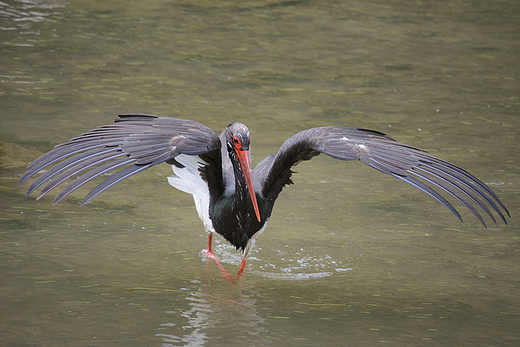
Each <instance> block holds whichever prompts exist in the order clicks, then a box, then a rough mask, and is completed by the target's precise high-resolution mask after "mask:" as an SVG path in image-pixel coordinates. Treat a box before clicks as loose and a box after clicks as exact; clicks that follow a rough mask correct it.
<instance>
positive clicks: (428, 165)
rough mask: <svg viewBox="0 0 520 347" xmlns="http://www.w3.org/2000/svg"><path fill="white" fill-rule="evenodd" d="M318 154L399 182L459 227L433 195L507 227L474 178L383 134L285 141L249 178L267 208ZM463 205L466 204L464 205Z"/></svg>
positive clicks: (346, 132)
mask: <svg viewBox="0 0 520 347" xmlns="http://www.w3.org/2000/svg"><path fill="white" fill-rule="evenodd" d="M320 153H324V154H326V155H328V156H331V157H332V158H335V159H341V160H359V161H361V162H363V163H365V164H367V165H369V166H371V167H373V168H375V169H377V170H379V171H381V172H383V173H385V174H388V175H391V176H393V177H395V178H397V179H399V180H401V181H404V182H406V183H408V184H410V185H412V186H414V187H416V188H418V189H420V190H421V191H423V192H425V193H426V194H428V195H430V196H431V197H433V198H434V199H436V200H437V201H439V202H440V203H441V204H443V205H444V206H445V207H446V208H448V209H449V210H450V211H452V212H453V213H454V214H455V215H456V216H457V218H458V219H459V220H461V221H462V219H461V217H460V214H459V213H458V212H457V210H456V209H455V208H454V207H453V206H452V205H451V204H450V203H449V202H448V201H447V200H446V199H445V198H444V197H443V196H442V195H440V194H439V193H438V192H437V191H436V190H435V189H439V190H441V191H444V192H446V193H448V194H449V195H451V196H453V197H454V198H455V199H457V200H458V201H459V202H460V203H462V204H463V205H464V206H466V207H467V208H468V209H469V210H470V211H471V212H472V213H473V214H474V215H475V216H476V217H477V218H478V219H479V221H480V222H481V223H482V224H483V225H484V226H486V224H485V222H484V220H483V218H482V216H481V215H480V213H479V212H478V210H477V209H476V208H475V207H476V206H478V207H480V208H481V209H482V210H483V211H485V213H486V214H487V215H488V216H489V217H490V218H491V219H492V220H493V222H494V223H495V224H497V222H496V220H495V218H494V216H493V213H492V212H491V210H490V207H491V209H492V210H494V211H495V212H496V213H497V214H498V215H499V216H500V218H501V219H502V220H503V221H504V223H506V224H507V222H506V219H505V217H504V214H503V213H502V211H501V209H502V210H503V211H504V212H505V213H506V214H507V215H509V212H508V211H507V209H506V208H505V206H504V205H503V204H502V202H501V201H500V200H499V199H498V197H497V196H496V194H495V193H494V192H493V191H492V190H491V189H490V188H489V187H487V186H486V185H485V184H484V183H483V182H481V181H480V180H479V179H477V178H476V177H475V176H473V175H471V174H470V173H468V172H466V171H465V170H463V169H461V168H460V167H458V166H456V165H454V164H451V163H449V162H447V161H445V160H442V159H439V158H437V157H434V156H432V155H430V154H428V153H426V152H424V151H423V150H421V149H418V148H416V147H412V146H409V145H406V144H403V143H399V142H396V141H395V140H393V139H392V138H390V137H388V136H386V135H385V134H383V133H380V132H377V131H372V130H366V129H358V128H347V127H322V128H312V129H308V130H304V131H302V132H300V133H298V134H296V135H294V136H292V137H291V138H289V139H288V140H287V141H285V143H284V144H283V145H282V146H281V147H280V150H279V151H278V152H277V153H276V154H274V155H271V156H269V157H267V158H265V159H264V160H263V161H261V162H260V163H259V164H258V166H257V167H256V168H255V170H254V172H253V174H254V179H255V180H256V181H257V182H263V185H262V186H261V187H260V188H259V189H260V190H261V191H262V194H263V195H264V197H265V198H266V199H267V201H270V202H271V203H274V199H276V197H277V196H278V194H279V193H280V192H281V190H282V188H283V187H284V186H285V185H286V184H291V183H292V181H291V175H292V173H293V172H292V171H291V168H292V167H293V166H295V165H297V164H298V163H299V162H301V161H302V160H309V159H311V158H312V157H314V156H316V155H318V154H320ZM468 200H469V201H468Z"/></svg>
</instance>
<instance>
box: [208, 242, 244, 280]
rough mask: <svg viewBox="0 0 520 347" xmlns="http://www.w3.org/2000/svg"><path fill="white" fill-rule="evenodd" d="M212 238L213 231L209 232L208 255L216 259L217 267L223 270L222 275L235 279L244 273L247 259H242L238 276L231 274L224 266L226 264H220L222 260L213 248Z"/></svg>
mask: <svg viewBox="0 0 520 347" xmlns="http://www.w3.org/2000/svg"><path fill="white" fill-rule="evenodd" d="M212 239H213V233H209V236H208V249H206V256H207V257H208V258H211V259H213V260H214V261H215V264H216V265H217V267H218V268H219V269H220V271H222V276H224V278H226V279H228V280H235V279H237V278H239V277H241V276H242V273H243V272H244V267H245V266H246V260H245V259H242V263H241V264H240V269H239V270H238V274H237V276H236V277H233V276H231V275H230V274H229V273H228V272H227V270H226V269H225V268H224V266H222V264H220V262H219V261H218V259H217V256H216V255H215V253H213V251H212V250H211V241H212Z"/></svg>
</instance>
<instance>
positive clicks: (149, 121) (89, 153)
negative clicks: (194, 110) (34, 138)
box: [18, 114, 223, 204]
mask: <svg viewBox="0 0 520 347" xmlns="http://www.w3.org/2000/svg"><path fill="white" fill-rule="evenodd" d="M220 147H221V143H220V139H219V138H218V136H217V135H216V134H215V133H214V132H213V131H212V130H211V129H209V128H208V127H206V126H204V125H202V124H200V123H197V122H194V121H190V120H186V119H180V118H171V117H159V116H155V115H146V114H124V115H120V116H119V119H116V120H115V122H114V124H109V125H104V126H101V127H99V128H97V129H93V130H91V131H89V132H87V133H84V134H81V135H78V136H77V137H75V138H73V139H70V140H69V141H68V142H65V143H62V144H59V145H57V146H56V147H55V148H54V149H52V150H51V151H49V152H47V153H45V154H43V155H42V156H41V157H39V158H37V159H36V160H34V161H33V162H32V163H31V164H29V165H28V167H27V172H26V173H24V174H23V175H22V176H21V177H20V180H19V181H18V183H19V184H21V183H23V182H25V181H26V180H28V179H29V178H30V177H32V176H34V175H35V174H37V173H38V172H40V171H42V170H45V169H48V170H47V171H46V172H44V173H43V174H42V175H41V176H40V177H38V178H37V179H36V180H35V181H34V182H33V183H32V184H31V185H30V186H29V188H28V190H27V195H29V194H31V193H32V192H33V191H34V190H36V189H37V188H38V187H39V186H41V185H42V184H44V183H47V184H46V185H45V187H44V188H43V189H42V190H41V191H40V194H39V195H38V198H41V197H42V196H44V195H46V194H47V193H49V192H50V191H52V190H53V189H55V188H57V187H58V186H60V185H61V184H62V183H64V182H65V181H67V180H68V179H69V178H71V177H73V176H76V175H78V174H80V176H79V177H77V178H76V179H75V180H74V181H72V182H71V183H70V184H69V185H67V186H66V187H65V188H64V189H63V190H62V191H61V192H60V193H59V194H58V195H57V196H56V198H55V200H54V204H56V203H58V202H59V201H60V200H62V199H63V198H65V197H66V196H67V195H69V194H70V193H72V192H73V191H75V190H76V189H78V188H79V187H81V186H83V185H84V184H86V183H88V182H90V181H92V180H93V179H95V178H98V177H100V176H103V175H106V174H109V173H111V172H112V171H114V170H116V169H120V171H118V172H116V173H114V174H113V175H111V176H110V177H108V178H107V179H105V181H103V182H102V183H101V184H99V185H98V186H97V187H95V188H94V189H93V190H92V191H91V192H90V193H89V194H88V195H87V196H86V197H85V199H84V200H83V202H82V204H85V203H87V202H88V201H90V200H91V199H92V198H93V197H95V196H96V195H98V194H99V193H101V192H103V191H104V190H106V189H108V188H109V187H111V186H113V185H114V184H116V183H118V182H120V181H122V180H124V179H125V178H127V177H130V176H132V175H134V174H136V173H138V172H141V171H143V170H145V169H147V168H150V167H152V166H154V165H157V164H159V163H162V162H165V161H169V160H172V159H173V158H175V157H176V156H177V155H179V154H187V155H204V154H207V153H209V152H212V153H213V152H215V151H216V152H218V153H220ZM212 155H214V154H212ZM217 159H218V158H217ZM208 170H212V171H214V172H211V173H208V172H206V174H207V175H210V176H211V177H212V179H213V180H217V181H218V180H219V179H220V180H222V179H221V177H222V172H221V171H222V168H221V167H219V166H218V165H212V166H211V167H209V168H206V171H208ZM85 171H86V172H85ZM217 183H218V182H217ZM216 186H217V187H222V185H219V184H217V185H216ZM222 189H223V188H222Z"/></svg>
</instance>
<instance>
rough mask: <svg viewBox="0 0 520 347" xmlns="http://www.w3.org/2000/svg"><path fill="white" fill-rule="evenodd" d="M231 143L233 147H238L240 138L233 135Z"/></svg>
mask: <svg viewBox="0 0 520 347" xmlns="http://www.w3.org/2000/svg"><path fill="white" fill-rule="evenodd" d="M233 143H234V144H235V147H238V148H240V140H239V139H238V138H237V137H235V136H233Z"/></svg>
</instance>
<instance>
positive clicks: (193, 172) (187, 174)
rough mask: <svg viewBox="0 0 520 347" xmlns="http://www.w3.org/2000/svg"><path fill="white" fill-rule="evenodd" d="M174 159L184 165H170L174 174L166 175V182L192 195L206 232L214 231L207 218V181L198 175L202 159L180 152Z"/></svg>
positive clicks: (202, 162) (202, 164) (202, 163)
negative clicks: (181, 166)
mask: <svg viewBox="0 0 520 347" xmlns="http://www.w3.org/2000/svg"><path fill="white" fill-rule="evenodd" d="M175 160H176V161H178V162H179V163H180V164H182V165H184V167H183V168H178V167H176V166H175V165H172V168H173V173H174V174H175V176H170V177H168V183H170V184H171V185H172V186H174V187H175V188H177V189H179V190H182V191H183V192H186V193H188V194H191V195H193V200H194V201H195V208H196V209H197V212H198V214H199V218H200V220H202V222H203V223H204V228H205V229H206V231H207V232H215V229H214V228H213V223H212V222H211V219H210V218H209V189H208V183H207V182H205V181H204V180H203V179H202V177H200V172H199V170H198V169H199V167H202V166H204V165H206V163H204V161H203V160H202V159H201V158H199V156H196V155H185V154H181V155H178V156H177V157H175Z"/></svg>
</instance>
